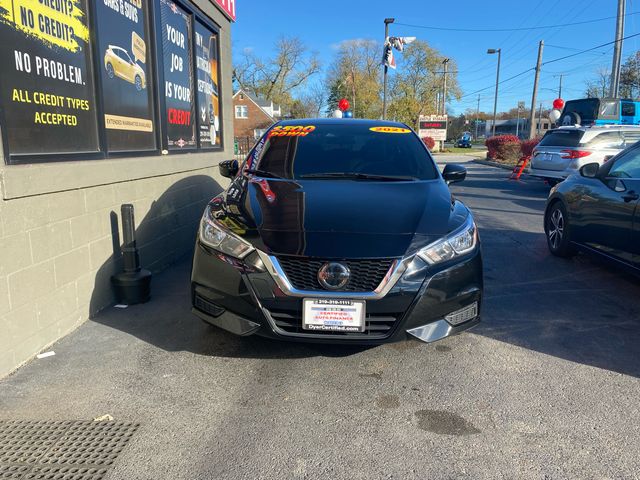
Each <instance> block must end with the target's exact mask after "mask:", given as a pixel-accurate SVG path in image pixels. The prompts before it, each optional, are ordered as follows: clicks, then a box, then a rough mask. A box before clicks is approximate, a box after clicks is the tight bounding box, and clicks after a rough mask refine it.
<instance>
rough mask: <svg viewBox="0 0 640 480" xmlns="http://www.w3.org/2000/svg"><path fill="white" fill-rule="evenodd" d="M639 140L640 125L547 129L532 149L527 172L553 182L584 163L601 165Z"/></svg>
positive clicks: (563, 177)
mask: <svg viewBox="0 0 640 480" xmlns="http://www.w3.org/2000/svg"><path fill="white" fill-rule="evenodd" d="M638 140H640V126H635V125H602V126H590V127H578V126H575V127H559V128H556V129H554V130H549V131H548V132H547V133H545V135H544V137H542V140H540V143H538V145H536V147H535V148H534V149H533V155H532V156H531V163H530V165H529V175H532V176H534V177H540V178H543V179H545V180H546V181H547V182H548V183H549V184H550V185H555V184H556V183H558V182H561V181H562V180H564V179H565V178H567V177H568V176H569V175H571V174H574V173H577V171H578V170H579V169H580V167H582V166H583V165H585V164H587V163H594V162H597V163H599V164H600V165H602V164H603V163H604V162H606V161H607V160H609V159H610V158H611V157H613V156H614V155H616V154H618V153H619V152H621V151H622V150H624V149H625V148H627V147H628V146H630V145H632V144H634V143H636V142H637V141H638Z"/></svg>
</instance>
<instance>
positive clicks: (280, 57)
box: [233, 37, 320, 108]
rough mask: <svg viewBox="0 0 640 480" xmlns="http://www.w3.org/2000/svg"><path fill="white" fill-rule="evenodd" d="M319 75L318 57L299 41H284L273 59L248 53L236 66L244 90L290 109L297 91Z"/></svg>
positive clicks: (243, 55) (235, 75)
mask: <svg viewBox="0 0 640 480" xmlns="http://www.w3.org/2000/svg"><path fill="white" fill-rule="evenodd" d="M319 71H320V61H319V60H318V55H317V53H315V52H310V51H309V50H308V49H307V47H306V46H305V45H304V43H302V41H300V39H299V38H296V37H281V38H279V39H278V41H277V42H276V45H275V55H274V56H273V57H270V58H261V57H259V56H257V55H256V54H254V53H253V52H251V51H246V52H244V53H243V54H242V56H241V58H240V59H239V60H238V61H237V62H236V63H235V64H234V69H233V75H234V79H235V80H236V81H237V82H238V83H239V84H240V86H242V87H243V88H246V89H248V90H249V91H251V92H253V93H255V94H257V95H260V96H262V97H264V98H266V99H267V100H273V101H274V102H275V103H278V104H281V105H284V106H285V107H287V108H288V107H290V106H291V104H292V102H293V94H294V93H295V91H296V90H297V89H298V88H300V87H302V86H303V85H304V84H305V83H306V82H307V81H308V80H309V78H310V77H312V76H313V75H315V74H316V73H318V72H319Z"/></svg>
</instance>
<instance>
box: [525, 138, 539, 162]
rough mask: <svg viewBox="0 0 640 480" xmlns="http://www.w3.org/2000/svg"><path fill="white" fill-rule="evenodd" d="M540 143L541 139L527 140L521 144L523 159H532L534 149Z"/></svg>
mask: <svg viewBox="0 0 640 480" xmlns="http://www.w3.org/2000/svg"><path fill="white" fill-rule="evenodd" d="M538 142H540V137H538V138H532V139H531V140H525V141H524V142H522V143H521V144H520V151H521V152H522V156H523V157H530V156H531V155H532V154H533V149H534V147H535V146H536V145H537V144H538Z"/></svg>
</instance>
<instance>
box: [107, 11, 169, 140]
mask: <svg viewBox="0 0 640 480" xmlns="http://www.w3.org/2000/svg"><path fill="white" fill-rule="evenodd" d="M147 1H148V0H95V8H96V19H97V22H98V35H97V37H98V38H97V41H98V52H99V54H100V62H99V64H100V75H101V79H102V99H103V105H104V121H105V128H106V130H107V149H108V150H109V151H132V150H138V151H139V150H154V149H156V147H157V146H156V136H155V133H154V132H155V129H154V125H153V123H154V122H153V118H154V117H153V103H152V102H153V98H152V95H153V88H152V86H153V77H152V71H151V66H150V65H149V64H148V62H147V59H148V58H149V57H150V52H149V45H148V43H149V42H148V39H149V35H148V31H149V7H148V4H147Z"/></svg>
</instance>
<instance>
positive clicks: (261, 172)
mask: <svg viewBox="0 0 640 480" xmlns="http://www.w3.org/2000/svg"><path fill="white" fill-rule="evenodd" d="M245 173H251V174H253V175H258V176H260V177H268V178H280V179H282V178H283V177H281V176H280V175H276V174H275V173H271V172H267V171H266V170H260V169H259V168H247V169H246V170H245Z"/></svg>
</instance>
